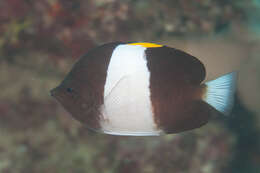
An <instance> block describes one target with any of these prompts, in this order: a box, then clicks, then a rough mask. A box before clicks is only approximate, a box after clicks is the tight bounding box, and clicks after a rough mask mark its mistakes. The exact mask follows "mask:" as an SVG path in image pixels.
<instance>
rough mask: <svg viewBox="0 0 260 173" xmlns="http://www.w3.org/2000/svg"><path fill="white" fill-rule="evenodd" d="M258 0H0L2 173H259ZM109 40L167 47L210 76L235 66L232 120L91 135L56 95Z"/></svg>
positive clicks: (259, 54) (259, 67) (224, 119)
mask: <svg viewBox="0 0 260 173" xmlns="http://www.w3.org/2000/svg"><path fill="white" fill-rule="evenodd" d="M259 21H260V1H259V0H236V1H234V0H233V1H231V0H160V1H156V0H95V1H91V0H85V1H83V0H73V1H65V0H37V1H32V0H1V1H0V173H38V172H48V173H67V172H68V173H72V172H73V173H81V172H87V173H133V172H134V173H173V172H174V173H259V172H260V91H259V90H260V22H259ZM110 41H127V42H129V41H147V42H155V43H160V44H166V45H169V46H171V47H176V48H179V49H182V50H184V51H187V52H188V53H190V54H192V55H194V56H196V57H197V58H199V59H200V60H201V61H202V62H203V63H204V64H205V66H206V68H207V80H210V79H214V78H216V77H218V76H220V75H222V74H225V73H228V72H231V71H234V70H238V71H239V78H238V85H237V94H236V100H235V106H234V109H233V111H232V114H231V115H230V116H229V117H219V118H216V119H213V120H212V121H211V122H209V123H208V124H207V125H205V126H203V127H201V128H199V129H196V130H193V131H189V132H185V133H181V134H177V135H166V136H160V137H118V136H109V135H104V134H98V133H94V132H91V131H89V130H87V129H86V127H84V125H82V124H80V123H79V122H77V121H76V120H74V119H73V118H72V117H71V116H70V115H69V113H67V112H66V111H65V110H64V109H63V107H62V106H61V105H59V104H58V103H57V102H56V101H55V100H54V99H53V98H52V97H51V96H50V94H49V90H50V89H52V88H53V87H55V86H56V85H57V84H58V83H59V82H60V81H61V80H62V79H63V78H64V76H65V75H66V73H68V72H69V71H70V69H71V67H72V65H73V64H74V63H75V62H76V61H77V59H78V58H79V57H80V56H81V55H82V54H84V53H86V52H87V51H88V50H90V49H91V48H94V47H95V46H98V45H101V44H103V43H106V42H110Z"/></svg>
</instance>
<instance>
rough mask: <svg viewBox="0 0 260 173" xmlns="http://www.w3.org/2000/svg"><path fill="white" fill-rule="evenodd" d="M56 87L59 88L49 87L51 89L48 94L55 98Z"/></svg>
mask: <svg viewBox="0 0 260 173" xmlns="http://www.w3.org/2000/svg"><path fill="white" fill-rule="evenodd" d="M58 89H59V87H56V88H53V89H51V90H50V96H52V97H55V98H56V96H57V91H58Z"/></svg>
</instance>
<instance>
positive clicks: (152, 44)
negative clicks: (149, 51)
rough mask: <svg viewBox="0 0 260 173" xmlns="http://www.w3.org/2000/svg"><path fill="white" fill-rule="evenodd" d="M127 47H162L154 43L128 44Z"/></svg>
mask: <svg viewBox="0 0 260 173" xmlns="http://www.w3.org/2000/svg"><path fill="white" fill-rule="evenodd" d="M128 45H139V46H143V47H147V48H148V47H162V46H163V45H160V44H155V43H129V44H128Z"/></svg>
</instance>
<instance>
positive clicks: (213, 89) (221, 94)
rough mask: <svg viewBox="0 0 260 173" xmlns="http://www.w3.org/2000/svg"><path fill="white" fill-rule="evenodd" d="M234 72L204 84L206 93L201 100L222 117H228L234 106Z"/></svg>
mask: <svg viewBox="0 0 260 173" xmlns="http://www.w3.org/2000/svg"><path fill="white" fill-rule="evenodd" d="M236 75H237V73H236V72H232V73H229V74H226V75H224V76H221V77H219V78H217V79H215V80H212V81H209V82H206V83H205V84H206V85H207V93H206V95H205V98H204V99H203V100H204V101H206V102H207V103H208V104H210V105H211V106H213V107H214V108H215V109H217V110H218V111H220V112H222V113H223V114H224V115H228V114H229V113H230V112H231V109H232V107H233V104H234V93H235V90H236V82H235V81H236Z"/></svg>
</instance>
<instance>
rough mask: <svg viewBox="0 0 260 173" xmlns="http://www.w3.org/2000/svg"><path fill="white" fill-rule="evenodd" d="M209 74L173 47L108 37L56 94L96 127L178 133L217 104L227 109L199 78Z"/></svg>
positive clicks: (77, 115) (116, 131) (123, 132)
mask: <svg viewBox="0 0 260 173" xmlns="http://www.w3.org/2000/svg"><path fill="white" fill-rule="evenodd" d="M205 74H206V70H205V67H204V65H203V64H202V63H201V62H200V61H199V60H198V59H197V58H195V57H193V56H191V55H189V54H187V53H185V52H183V51H180V50H177V49H174V48H169V47H166V46H161V45H157V44H151V43H131V44H124V43H108V44H105V45H103V46H100V47H98V48H96V49H93V50H91V51H90V52H88V53H87V54H86V55H84V56H83V57H82V58H81V59H80V60H79V61H78V62H77V63H76V64H75V65H74V67H73V68H72V70H71V72H70V73H69V74H68V75H67V77H66V78H65V79H64V81H63V82H62V83H61V85H59V86H58V87H57V88H55V89H54V90H52V95H53V96H54V97H55V98H56V99H57V100H58V101H59V102H60V103H61V104H62V105H63V106H64V107H65V108H66V109H67V110H68V111H69V112H70V113H71V114H72V115H73V117H74V118H76V119H77V120H79V121H80V122H82V123H83V124H85V125H86V126H87V127H89V128H91V129H93V130H96V131H101V132H104V133H108V134H114V135H137V136H147V135H159V134H162V133H178V132H182V131H186V130H191V129H194V128H198V127H200V126H202V125H204V124H206V123H207V122H208V120H209V118H210V115H212V113H213V112H217V111H216V109H217V110H220V111H222V110H223V112H224V111H225V109H224V108H226V107H223V108H222V107H221V106H219V105H216V107H215V108H213V106H215V102H214V99H211V97H209V96H210V95H209V94H208V91H209V90H208V88H209V86H211V85H209V86H208V85H207V84H201V82H202V81H203V80H204V78H205ZM232 78H233V77H232ZM219 81H220V80H219ZM222 81H223V80H222ZM212 86H213V84H212ZM214 86H215V84H214ZM211 88H212V87H211ZM210 91H211V90H210ZM217 91H219V90H217ZM212 92H215V90H212ZM212 92H211V93H212ZM219 92H220V93H225V92H226V90H225V91H224V90H223V91H219ZM228 93H229V92H228ZM227 95H230V94H227ZM232 95H233V93H232ZM212 100H213V101H212ZM210 104H211V105H212V106H211V105H210ZM218 106H219V107H218ZM229 107H230V106H229Z"/></svg>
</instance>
